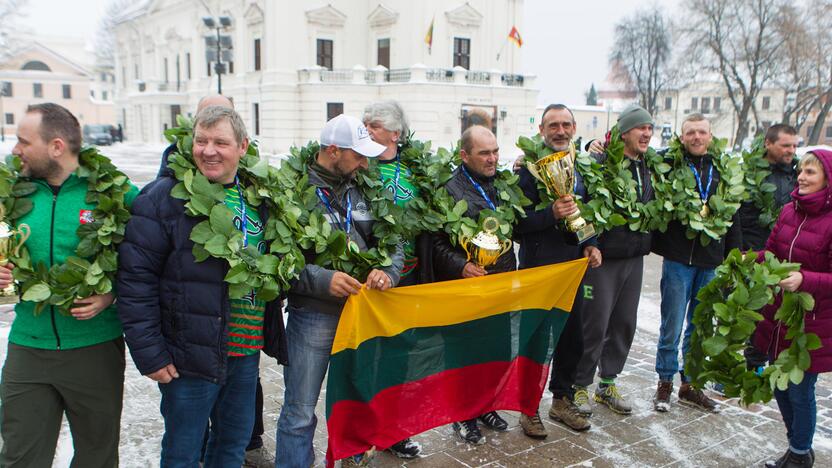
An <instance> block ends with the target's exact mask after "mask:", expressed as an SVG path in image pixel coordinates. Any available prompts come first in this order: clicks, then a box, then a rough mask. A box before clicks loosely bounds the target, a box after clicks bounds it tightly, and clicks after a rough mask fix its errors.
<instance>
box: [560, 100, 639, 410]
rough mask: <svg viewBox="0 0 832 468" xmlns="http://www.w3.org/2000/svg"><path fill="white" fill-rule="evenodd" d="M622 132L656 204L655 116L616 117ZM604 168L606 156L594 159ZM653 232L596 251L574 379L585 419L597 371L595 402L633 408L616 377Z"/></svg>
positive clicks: (627, 234) (618, 230)
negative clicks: (651, 158)
mask: <svg viewBox="0 0 832 468" xmlns="http://www.w3.org/2000/svg"><path fill="white" fill-rule="evenodd" d="M617 125H618V130H619V132H620V135H621V140H622V141H623V142H624V155H625V156H627V160H625V161H629V169H630V172H631V173H632V176H633V180H635V181H636V184H637V185H636V190H637V196H638V197H639V201H641V202H642V203H646V202H648V201H650V200H652V199H653V186H652V184H651V181H650V170H649V169H648V167H647V163H646V161H645V160H644V153H646V152H647V149H648V147H649V145H650V138H651V137H652V136H653V117H652V116H650V114H649V113H648V112H647V111H646V110H644V109H643V108H642V107H640V106H637V105H633V106H630V107H628V108H627V109H625V110H624V111H622V112H621V114H620V115H619V117H618V123H617ZM593 157H594V158H595V159H596V160H598V162H600V163H601V164H605V160H606V154H593ZM650 239H651V235H650V233H644V232H637V231H632V230H630V228H629V227H628V226H618V227H615V228H613V229H611V230H609V231H606V232H604V233H603V234H601V235H600V236H599V239H598V247H599V248H600V249H601V254H602V255H603V256H604V264H603V265H601V266H600V267H598V268H594V269H591V270H589V271H587V273H586V277H585V278H584V292H585V294H584V314H585V315H586V316H587V317H591V318H592V319H591V320H584V322H583V339H584V353H583V356H582V357H581V359H580V363H579V364H578V373H577V376H576V378H575V404H576V405H577V406H578V409H579V411H581V413H582V414H585V415H591V414H592V408H591V407H590V405H589V394H588V393H587V387H588V386H589V385H590V384H591V383H592V381H593V378H594V375H595V369H596V367H597V368H598V369H599V376H600V378H601V382H600V383H599V384H598V388H597V389H596V390H595V401H596V402H598V403H601V404H604V405H606V406H607V407H609V408H610V409H611V410H612V411H614V412H616V413H619V414H630V413H631V412H632V407H631V406H630V404H629V403H628V402H627V401H626V400H625V399H624V397H623V396H622V395H621V394H620V393H619V391H618V387H617V386H616V385H615V378H616V377H617V376H618V374H619V373H621V371H622V370H623V369H624V363H625V362H626V361H627V355H628V354H629V353H630V345H632V343H633V336H634V335H635V331H636V314H637V312H638V303H639V297H640V294H641V281H642V275H643V273H644V256H645V255H648V254H649V253H650Z"/></svg>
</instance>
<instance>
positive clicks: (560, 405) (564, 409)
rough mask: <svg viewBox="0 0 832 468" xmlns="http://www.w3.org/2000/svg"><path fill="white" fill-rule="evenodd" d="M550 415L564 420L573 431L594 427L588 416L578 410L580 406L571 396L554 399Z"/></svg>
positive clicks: (557, 419) (558, 419) (555, 418)
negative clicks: (576, 404) (573, 401)
mask: <svg viewBox="0 0 832 468" xmlns="http://www.w3.org/2000/svg"><path fill="white" fill-rule="evenodd" d="M549 417H550V418H552V419H554V420H555V421H560V422H562V423H563V424H565V425H566V426H567V427H569V428H570V429H572V430H573V431H579V432H580V431H585V430H587V429H589V428H590V427H592V424H590V423H589V420H588V419H587V417H586V416H584V415H582V414H581V413H579V412H578V407H577V406H575V404H574V403H572V400H570V399H569V397H563V398H561V399H558V400H553V401H552V407H551V408H549Z"/></svg>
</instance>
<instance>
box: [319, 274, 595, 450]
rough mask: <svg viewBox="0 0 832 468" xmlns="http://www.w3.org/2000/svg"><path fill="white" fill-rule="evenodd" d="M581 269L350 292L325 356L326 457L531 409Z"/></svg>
mask: <svg viewBox="0 0 832 468" xmlns="http://www.w3.org/2000/svg"><path fill="white" fill-rule="evenodd" d="M586 267H587V261H586V259H581V260H575V261H572V262H567V263H559V264H555V265H548V266H544V267H539V268H532V269H528V270H521V271H515V272H510V273H501V274H494V275H487V276H483V277H480V278H473V279H465V280H456V281H446V282H441V283H433V284H426V285H421V286H412V287H403V288H394V289H391V290H388V291H385V292H379V291H375V290H368V289H366V288H362V289H361V291H360V292H359V293H358V294H357V295H354V296H351V297H350V299H349V300H348V301H347V303H346V305H345V306H344V310H343V312H342V313H341V320H340V322H339V323H338V330H337V332H336V334H335V340H334V342H333V345H332V355H331V356H330V362H329V377H328V380H327V386H326V414H327V429H328V432H329V446H328V450H327V462H328V464H332V463H333V462H334V460H338V459H341V458H345V457H348V456H351V455H355V454H359V453H363V452H365V451H366V450H368V449H369V448H370V447H373V446H374V447H377V448H379V449H383V448H387V447H389V446H391V445H393V444H394V443H396V442H398V441H400V440H403V439H405V438H407V437H410V436H412V435H415V434H419V433H421V432H424V431H426V430H428V429H431V428H434V427H437V426H441V425H444V424H449V423H451V422H454V421H463V420H466V419H471V418H474V417H476V416H479V415H481V414H484V413H487V412H489V411H493V410H498V409H501V410H516V411H521V412H523V413H525V414H528V415H532V414H534V412H535V411H537V408H538V405H539V404H540V398H541V396H542V395H543V389H544V385H545V384H546V379H547V377H548V374H549V362H550V361H551V359H552V352H553V351H554V348H555V345H556V344H557V339H558V337H559V336H560V332H561V330H563V327H564V324H565V323H566V319H567V317H568V313H569V311H570V310H571V309H572V303H573V301H574V299H575V293H576V291H577V290H578V286H579V285H580V283H581V279H582V278H583V275H584V272H585V271H586Z"/></svg>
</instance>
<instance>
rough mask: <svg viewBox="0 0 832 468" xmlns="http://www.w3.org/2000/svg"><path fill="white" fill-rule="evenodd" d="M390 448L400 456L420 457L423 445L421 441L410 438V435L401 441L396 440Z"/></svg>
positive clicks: (407, 457)
mask: <svg viewBox="0 0 832 468" xmlns="http://www.w3.org/2000/svg"><path fill="white" fill-rule="evenodd" d="M389 450H390V451H391V452H393V455H395V456H397V457H399V458H405V459H411V458H416V457H418V456H419V454H420V453H422V445H421V444H420V443H419V442H414V441H412V440H410V438H409V437H408V438H407V439H405V440H403V441H401V442H396V443H395V444H393V445H391V446H390V449H389Z"/></svg>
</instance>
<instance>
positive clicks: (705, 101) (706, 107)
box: [702, 97, 711, 114]
mask: <svg viewBox="0 0 832 468" xmlns="http://www.w3.org/2000/svg"><path fill="white" fill-rule="evenodd" d="M702 113H703V114H710V113H711V98H709V97H703V98H702Z"/></svg>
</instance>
